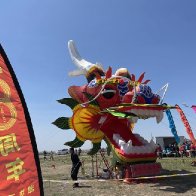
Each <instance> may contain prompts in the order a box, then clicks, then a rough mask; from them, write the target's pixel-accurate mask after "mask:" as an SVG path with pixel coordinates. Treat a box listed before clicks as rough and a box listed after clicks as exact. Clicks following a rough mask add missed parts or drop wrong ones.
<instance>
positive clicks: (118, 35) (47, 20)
mask: <svg viewBox="0 0 196 196" xmlns="http://www.w3.org/2000/svg"><path fill="white" fill-rule="evenodd" d="M195 10H196V2H195V1H194V0H189V1H180V0H164V1H163V0H158V1H157V0H149V1H146V0H134V1H133V0H124V1H120V0H113V1H112V0H108V1H105V0H99V1H97V0H95V1H92V0H81V1H77V0H69V1H68V0H58V1H55V0H42V1H38V0H28V1H26V0H18V1H6V0H2V1H1V6H0V18H1V20H0V42H1V44H2V46H3V47H4V49H5V51H6V53H7V55H8V57H9V59H10V62H11V64H12V66H13V68H14V70H15V73H16V75H17V78H18V80H19V83H20V86H21V88H22V91H23V94H24V97H25V99H26V102H27V105H28V108H29V112H30V115H31V119H32V123H33V127H34V130H35V135H36V140H37V144H38V148H39V150H44V149H47V150H57V149H61V148H64V145H63V144H64V142H65V141H68V140H72V139H73V138H74V136H75V134H74V132H73V131H71V130H67V131H63V130H60V129H58V128H57V127H55V126H53V125H52V124H51V122H53V121H54V120H55V119H56V118H58V117H60V116H71V114H72V113H71V111H70V110H69V108H68V107H65V106H63V105H61V104H58V103H57V102H56V100H57V99H60V98H63V97H68V96H69V95H68V93H67V89H68V87H69V86H71V85H82V84H85V83H86V80H85V78H84V77H82V76H80V77H75V78H73V77H69V76H68V72H69V71H72V70H74V69H75V67H74V65H73V63H72V61H71V58H70V56H69V53H68V49H67V42H68V40H70V39H73V40H74V41H75V43H76V44H77V46H78V49H79V51H80V53H81V55H82V56H83V57H84V58H85V59H87V60H89V61H91V62H101V63H102V64H103V66H104V68H105V69H107V67H108V66H112V67H113V71H114V72H115V70H116V69H117V68H120V67H127V68H128V69H129V71H130V72H131V73H134V74H135V75H136V76H137V77H138V76H139V75H140V74H141V73H142V72H144V71H145V72H146V76H145V78H146V79H151V83H150V85H151V87H152V89H153V90H154V91H157V90H158V89H160V88H161V87H162V86H163V85H164V84H166V83H167V82H169V89H168V92H167V95H166V98H165V102H167V103H168V104H176V103H177V104H179V105H180V106H182V109H183V110H184V112H185V114H186V115H187V118H188V120H189V121H190V124H191V127H192V129H193V131H194V134H195V135H196V122H195V120H196V114H195V113H194V112H193V111H192V110H191V109H190V108H186V107H184V106H183V105H182V103H183V102H185V103H186V104H188V105H192V104H196V100H195V97H196V92H195V89H196V82H195V80H194V79H195V73H196V36H195V35H196V12H195ZM172 114H173V116H174V121H175V123H176V127H177V130H178V133H179V135H184V136H186V137H187V134H186V132H185V129H184V127H183V125H182V123H181V121H180V118H179V115H178V114H177V113H176V112H175V111H172ZM136 132H139V133H141V135H142V136H144V137H145V138H147V139H150V138H151V135H153V136H154V137H155V136H168V135H169V136H170V135H171V132H170V130H169V125H168V121H167V118H166V117H165V118H164V120H163V122H161V123H160V124H158V125H157V124H156V123H155V119H152V120H146V121H138V124H137V126H136ZM83 147H84V148H89V147H90V143H89V142H87V143H86V144H85V145H84V146H83Z"/></svg>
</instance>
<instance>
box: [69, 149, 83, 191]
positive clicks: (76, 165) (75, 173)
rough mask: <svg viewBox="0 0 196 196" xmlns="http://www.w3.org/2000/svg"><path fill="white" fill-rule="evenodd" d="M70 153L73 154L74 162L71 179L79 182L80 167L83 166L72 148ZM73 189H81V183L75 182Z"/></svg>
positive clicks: (72, 159)
mask: <svg viewBox="0 0 196 196" xmlns="http://www.w3.org/2000/svg"><path fill="white" fill-rule="evenodd" d="M69 152H70V154H71V161H72V168H71V178H72V180H74V181H77V180H78V171H79V169H80V166H81V165H82V163H81V161H80V159H79V157H78V155H77V154H76V153H75V152H74V148H70V149H69ZM73 187H74V188H75V187H79V183H78V182H75V183H74V184H73Z"/></svg>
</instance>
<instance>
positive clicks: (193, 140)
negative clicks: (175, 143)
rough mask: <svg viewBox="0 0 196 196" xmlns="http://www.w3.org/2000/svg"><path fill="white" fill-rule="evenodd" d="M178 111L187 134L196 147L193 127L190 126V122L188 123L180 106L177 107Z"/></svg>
mask: <svg viewBox="0 0 196 196" xmlns="http://www.w3.org/2000/svg"><path fill="white" fill-rule="evenodd" d="M176 109H177V111H178V113H179V114H180V117H181V120H182V122H183V123H184V126H185V128H186V132H187V134H188V135H189V138H190V140H191V141H192V142H193V144H194V145H196V140H195V137H194V134H193V132H192V129H191V126H190V125H189V122H188V120H187V118H186V116H185V114H184V112H183V111H182V109H181V108H180V106H179V105H176Z"/></svg>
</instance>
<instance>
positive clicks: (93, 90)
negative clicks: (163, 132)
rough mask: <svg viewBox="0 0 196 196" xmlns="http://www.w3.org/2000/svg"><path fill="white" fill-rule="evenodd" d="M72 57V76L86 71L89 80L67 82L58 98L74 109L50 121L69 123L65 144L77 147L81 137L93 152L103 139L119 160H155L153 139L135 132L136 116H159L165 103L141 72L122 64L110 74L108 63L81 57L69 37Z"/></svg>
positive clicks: (125, 161)
mask: <svg viewBox="0 0 196 196" xmlns="http://www.w3.org/2000/svg"><path fill="white" fill-rule="evenodd" d="M68 48H69V52H70V55H71V58H72V60H73V62H74V64H76V66H77V67H78V69H77V70H75V71H73V72H71V73H70V75H72V76H76V75H81V74H83V75H85V77H86V79H87V81H88V83H87V84H85V85H83V86H71V87H69V89H68V92H69V94H70V96H71V98H64V99H61V100H58V102H59V103H61V104H66V105H68V106H69V107H70V108H71V109H72V110H73V115H72V117H70V118H67V117H60V118H58V119H57V120H56V121H55V122H53V124H55V125H56V126H57V127H59V128H61V129H73V130H74V131H75V133H76V138H75V139H74V140H73V141H70V142H66V143H65V145H68V146H70V147H80V146H82V145H83V144H84V142H85V141H86V140H90V141H92V143H93V148H92V149H91V150H90V152H89V154H91V155H92V154H95V153H96V152H97V151H98V150H99V149H100V147H101V141H102V140H105V142H106V143H107V145H108V150H112V152H113V155H114V157H115V158H116V160H118V161H119V162H121V163H130V164H132V163H140V162H155V161H156V158H157V155H156V147H157V146H156V145H155V143H154V142H153V140H151V141H150V142H148V141H147V140H145V139H144V138H143V137H142V136H140V135H139V134H137V133H134V131H133V129H134V124H135V123H137V120H138V119H148V118H152V117H155V118H156V121H157V123H159V122H160V121H161V120H162V118H163V112H164V111H165V110H166V109H168V106H167V105H160V104H159V102H160V96H159V95H157V94H155V93H153V92H152V90H151V88H150V86H149V85H148V82H149V81H150V80H146V81H143V79H144V74H145V73H143V74H141V76H140V77H139V79H138V80H136V78H135V75H134V74H130V73H129V72H128V70H127V69H126V68H120V69H118V70H117V71H116V73H115V74H114V75H112V68H111V67H109V68H108V70H107V71H104V70H103V68H102V66H101V65H100V64H93V63H90V62H88V61H86V60H84V59H82V58H81V56H80V55H79V53H78V51H77V49H76V47H75V45H74V42H73V41H69V42H68Z"/></svg>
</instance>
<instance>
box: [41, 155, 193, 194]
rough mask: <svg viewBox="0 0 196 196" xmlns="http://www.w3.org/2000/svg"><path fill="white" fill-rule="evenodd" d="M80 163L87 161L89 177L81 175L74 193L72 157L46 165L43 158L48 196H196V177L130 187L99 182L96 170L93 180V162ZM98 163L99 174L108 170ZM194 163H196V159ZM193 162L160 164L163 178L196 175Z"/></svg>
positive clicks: (168, 160)
mask: <svg viewBox="0 0 196 196" xmlns="http://www.w3.org/2000/svg"><path fill="white" fill-rule="evenodd" d="M80 159H81V160H83V161H84V169H85V174H84V173H83V174H82V172H81V170H80V171H79V174H78V177H79V181H80V186H81V187H80V188H75V189H73V188H72V184H73V182H72V181H71V178H70V170H71V160H70V155H64V156H55V157H54V161H50V160H45V161H44V160H43V157H40V160H41V168H42V175H43V179H44V192H45V195H46V196H64V195H68V196H74V195H77V196H94V195H98V196H102V195H107V196H109V195H114V196H117V195H119V196H125V195H126V196H127V195H131V196H135V195H136V196H137V195H138V196H139V195H147V196H150V195H154V196H157V195H161V196H164V195H187V196H191V195H196V175H188V176H179V177H168V178H162V179H153V180H152V179H151V180H145V182H141V181H139V182H134V183H131V184H127V183H124V182H123V181H118V180H114V179H110V180H103V179H98V178H96V174H97V171H96V169H94V177H92V173H93V170H92V158H91V157H90V156H88V155H86V154H82V155H81V156H80ZM94 160H95V157H94ZM97 160H98V161H97V166H98V173H99V174H100V173H101V172H102V170H103V168H105V164H104V163H103V160H102V159H101V157H100V156H98V157H97ZM107 160H110V157H107ZM194 160H195V161H196V159H194ZM192 161H193V159H191V158H183V159H182V158H164V159H162V160H158V162H161V164H162V167H163V171H162V174H180V173H183V174H184V173H186V174H189V173H190V174H191V173H196V167H193V166H191V162H192ZM95 165H96V163H95V162H94V166H95ZM95 168H96V167H95Z"/></svg>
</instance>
